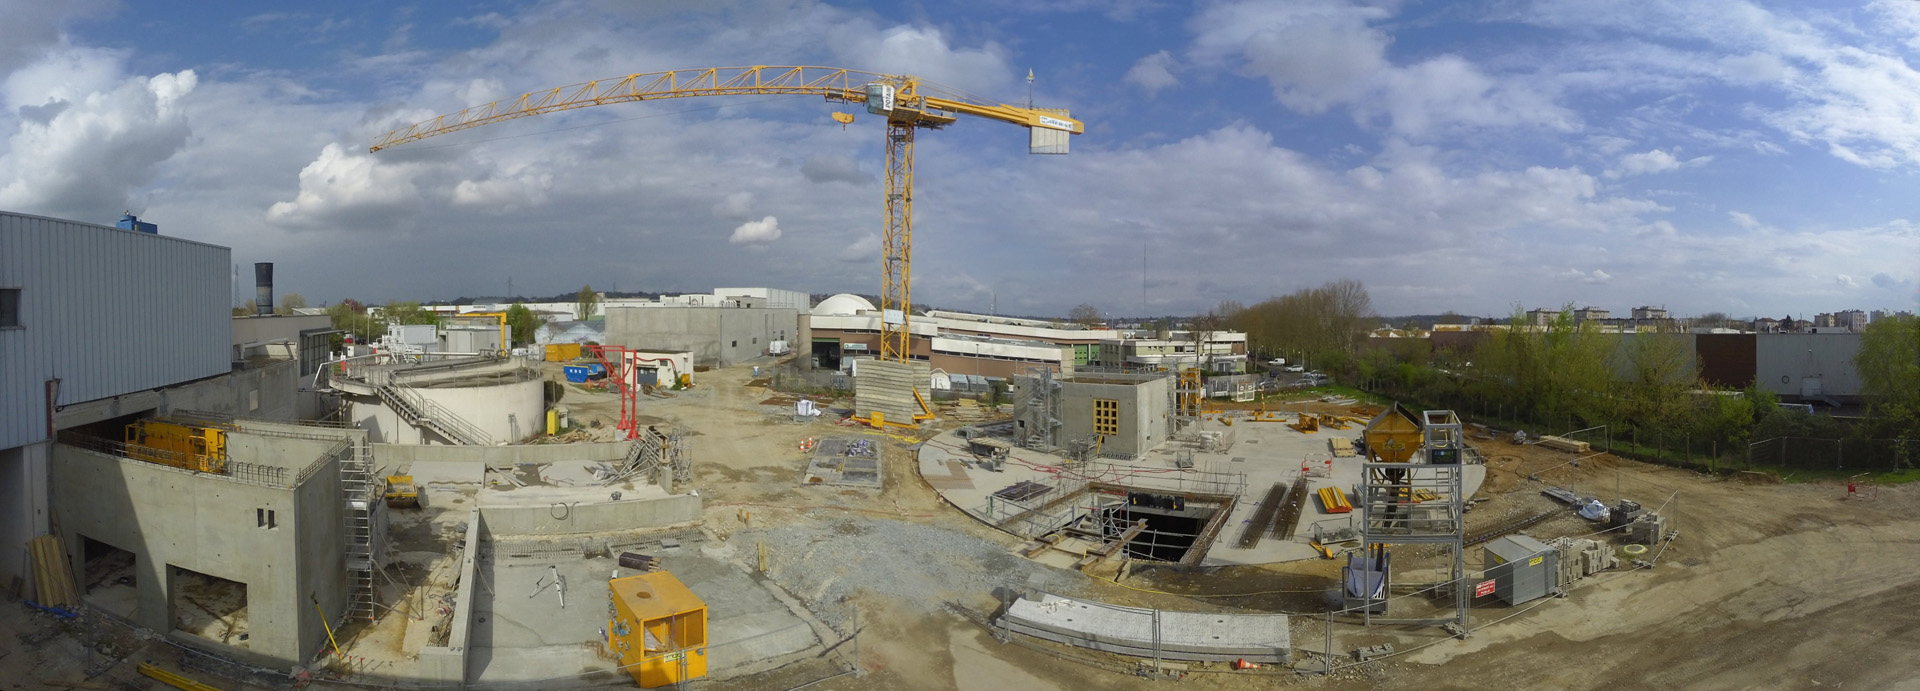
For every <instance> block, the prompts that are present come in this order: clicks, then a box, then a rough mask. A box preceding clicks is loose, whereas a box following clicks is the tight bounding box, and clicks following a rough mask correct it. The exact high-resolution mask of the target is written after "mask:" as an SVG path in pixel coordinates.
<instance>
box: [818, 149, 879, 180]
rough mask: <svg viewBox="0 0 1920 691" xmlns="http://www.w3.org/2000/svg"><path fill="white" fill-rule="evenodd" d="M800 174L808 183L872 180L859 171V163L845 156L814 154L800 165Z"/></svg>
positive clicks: (871, 177) (869, 176)
mask: <svg viewBox="0 0 1920 691" xmlns="http://www.w3.org/2000/svg"><path fill="white" fill-rule="evenodd" d="M800 174H801V175H804V176H806V178H807V180H808V181H809V182H818V183H827V182H851V183H864V182H868V181H870V180H872V179H873V176H872V175H868V174H866V173H864V172H861V170H860V163H859V162H858V161H855V160H853V157H852V156H848V155H846V154H832V153H825V154H814V155H812V156H808V157H807V160H806V161H804V162H802V163H801V164H800Z"/></svg>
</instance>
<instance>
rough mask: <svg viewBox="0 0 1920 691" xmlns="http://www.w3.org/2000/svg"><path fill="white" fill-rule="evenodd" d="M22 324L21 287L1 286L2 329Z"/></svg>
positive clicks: (0, 313)
mask: <svg viewBox="0 0 1920 691" xmlns="http://www.w3.org/2000/svg"><path fill="white" fill-rule="evenodd" d="M17 326H20V289H19V288H0V329H8V328H14V327H17Z"/></svg>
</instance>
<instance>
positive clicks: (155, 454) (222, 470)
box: [127, 420, 227, 475]
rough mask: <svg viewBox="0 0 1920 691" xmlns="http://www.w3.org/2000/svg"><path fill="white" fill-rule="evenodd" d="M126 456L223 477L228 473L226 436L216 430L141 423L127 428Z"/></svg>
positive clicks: (158, 422) (160, 423) (173, 424)
mask: <svg viewBox="0 0 1920 691" xmlns="http://www.w3.org/2000/svg"><path fill="white" fill-rule="evenodd" d="M127 457H128V458H133V459H137V460H142V461H146V462H148V463H158V464H160V465H165V466H172V467H175V468H183V469H186V470H197V471H199V472H202V473H219V474H223V475H224V474H226V472H227V433H226V430H222V429H218V428H214V427H195V426H191V425H182V424H179V423H174V422H162V421H160V420H141V421H139V422H135V423H133V424H131V425H127Z"/></svg>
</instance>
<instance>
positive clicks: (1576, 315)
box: [1573, 307, 1613, 322]
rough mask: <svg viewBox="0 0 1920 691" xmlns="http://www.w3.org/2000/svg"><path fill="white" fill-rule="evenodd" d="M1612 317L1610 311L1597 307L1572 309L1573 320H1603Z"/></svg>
mask: <svg viewBox="0 0 1920 691" xmlns="http://www.w3.org/2000/svg"><path fill="white" fill-rule="evenodd" d="M1612 318H1613V313H1612V312H1610V311H1607V310H1603V309H1600V308H1598V307H1582V308H1580V309H1577V310H1574V311H1573V320H1574V321H1576V322H1587V321H1605V320H1608V319H1612Z"/></svg>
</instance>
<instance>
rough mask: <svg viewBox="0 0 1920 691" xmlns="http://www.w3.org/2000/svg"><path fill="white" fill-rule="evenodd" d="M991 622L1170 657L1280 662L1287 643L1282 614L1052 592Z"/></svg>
mask: <svg viewBox="0 0 1920 691" xmlns="http://www.w3.org/2000/svg"><path fill="white" fill-rule="evenodd" d="M997 623H998V624H999V625H1000V626H1001V627H1004V628H1006V629H1008V630H1011V631H1017V632H1019V633H1024V634H1027V635H1030V636H1036V637H1039V638H1045V639H1047V640H1051V641H1056V642H1060V643H1066V644H1068V645H1075V646H1079V647H1082V648H1091V649H1094V650H1103V651H1106V652H1110V653H1119V654H1122V655H1136V656H1140V657H1153V656H1155V655H1156V653H1157V655H1158V656H1159V657H1162V658H1167V659H1173V660H1204V661H1214V662H1231V661H1234V660H1241V659H1244V660H1247V661H1248V662H1259V663H1267V664H1284V663H1286V661H1287V659H1288V651H1289V647H1288V646H1289V643H1290V638H1289V635H1288V631H1287V616H1286V615H1284V614H1210V613H1205V612H1170V611H1166V610H1159V611H1156V610H1151V609H1139V608H1134V607H1118V606H1114V605H1106V604H1100V603H1095V602H1088V601H1084V600H1075V599H1073V598H1066V597H1060V596H1057V595H1041V596H1039V598H1038V599H1031V598H1025V597H1023V598H1020V599H1018V600H1015V601H1014V603H1013V604H1012V605H1011V606H1009V607H1008V608H1007V611H1006V613H1005V614H1003V615H1001V617H1000V620H999V621H998V622H997ZM1156 623H1157V625H1158V628H1159V631H1158V633H1157V635H1156V633H1155V626H1156Z"/></svg>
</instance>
